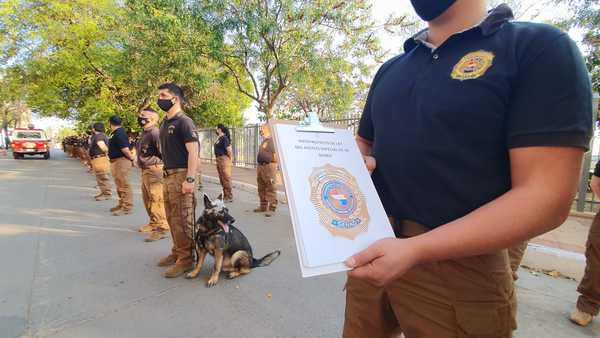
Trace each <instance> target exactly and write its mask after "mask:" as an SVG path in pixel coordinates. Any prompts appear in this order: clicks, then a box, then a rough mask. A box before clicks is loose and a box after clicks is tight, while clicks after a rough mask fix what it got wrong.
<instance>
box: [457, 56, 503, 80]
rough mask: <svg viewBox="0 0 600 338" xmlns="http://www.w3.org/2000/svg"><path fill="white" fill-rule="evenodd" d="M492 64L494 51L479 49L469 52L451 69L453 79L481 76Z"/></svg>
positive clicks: (469, 78)
mask: <svg viewBox="0 0 600 338" xmlns="http://www.w3.org/2000/svg"><path fill="white" fill-rule="evenodd" d="M493 64H494V53H492V52H488V51H485V50H479V51H476V52H472V53H469V54H467V55H465V56H463V57H462V59H460V61H458V63H457V64H456V65H455V66H454V69H452V75H451V76H452V78H453V79H455V80H460V81H464V80H472V79H476V78H478V77H481V76H482V75H483V74H485V73H486V72H487V71H488V69H490V67H491V66H492V65H493Z"/></svg>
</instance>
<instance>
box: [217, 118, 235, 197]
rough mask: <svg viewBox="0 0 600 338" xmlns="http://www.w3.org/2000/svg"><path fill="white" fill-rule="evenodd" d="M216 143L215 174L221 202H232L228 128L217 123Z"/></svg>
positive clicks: (231, 155) (231, 153)
mask: <svg viewBox="0 0 600 338" xmlns="http://www.w3.org/2000/svg"><path fill="white" fill-rule="evenodd" d="M216 132H217V141H216V142H215V147H214V148H215V149H214V150H215V157H216V159H217V173H219V181H220V182H221V186H222V187H223V201H225V202H232V201H233V193H232V191H231V165H232V163H231V161H232V159H233V151H232V148H231V135H230V134H229V128H227V127H225V125H223V124H221V123H219V124H218V125H217V129H216Z"/></svg>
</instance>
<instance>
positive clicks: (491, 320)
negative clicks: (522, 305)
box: [454, 302, 512, 338]
mask: <svg viewBox="0 0 600 338" xmlns="http://www.w3.org/2000/svg"><path fill="white" fill-rule="evenodd" d="M454 312H455V314H456V324H457V328H456V330H457V335H458V337H459V338H510V337H512V330H511V329H509V327H511V325H510V323H511V318H510V305H508V304H507V305H503V304H497V303H487V304H486V303H474V302H457V303H455V305H454Z"/></svg>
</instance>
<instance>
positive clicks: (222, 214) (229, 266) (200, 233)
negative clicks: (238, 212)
mask: <svg viewBox="0 0 600 338" xmlns="http://www.w3.org/2000/svg"><path fill="white" fill-rule="evenodd" d="M233 222H235V219H234V218H233V217H232V216H231V215H230V214H229V210H228V209H227V208H226V207H225V203H223V197H222V195H219V197H218V198H217V199H216V200H215V201H211V200H210V198H209V197H208V196H207V195H204V212H203V213H202V216H200V218H198V221H196V229H195V230H196V233H195V234H193V238H194V243H195V250H196V257H197V258H198V260H197V262H196V267H195V268H194V270H192V271H191V272H189V273H188V274H187V275H186V278H190V279H191V278H196V277H198V274H199V273H200V269H202V264H204V258H206V254H210V255H212V256H213V258H214V260H215V263H214V266H213V270H212V274H211V276H210V278H209V279H208V281H207V282H206V286H207V287H212V286H215V285H216V284H217V282H218V281H219V275H220V273H221V271H223V272H227V273H228V274H227V278H229V279H232V278H236V277H239V276H241V275H245V274H247V273H250V269H252V268H255V267H259V266H267V265H269V264H271V263H272V262H273V261H274V260H275V259H276V258H277V257H279V255H280V254H281V251H279V250H275V251H273V252H271V253H270V254H267V255H265V256H264V257H262V258H260V259H256V258H254V257H253V256H252V247H251V246H250V243H249V242H248V239H247V238H246V236H244V234H242V232H241V231H240V230H238V229H237V228H236V227H234V226H233V225H232V224H233ZM192 232H193V231H192Z"/></svg>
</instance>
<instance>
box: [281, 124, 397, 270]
mask: <svg viewBox="0 0 600 338" xmlns="http://www.w3.org/2000/svg"><path fill="white" fill-rule="evenodd" d="M297 127H298V126H297V125H294V124H286V123H275V124H274V125H273V133H274V136H275V144H276V147H277V153H278V156H279V160H280V164H281V170H282V173H283V180H284V184H285V190H286V193H287V197H288V203H289V207H290V212H291V216H292V224H293V227H294V235H295V238H296V247H297V249H298V256H299V258H300V268H301V270H302V276H303V277H310V276H316V275H323V274H328V273H333V272H339V271H346V270H348V268H347V267H346V266H345V265H344V264H343V262H344V261H345V260H346V259H347V258H348V257H350V256H352V255H354V254H355V253H357V252H359V251H361V250H363V249H365V248H367V247H368V246H369V245H371V244H372V243H374V242H376V241H377V240H379V239H382V238H387V237H394V232H393V230H392V227H391V225H390V223H389V220H388V218H387V215H386V213H385V211H384V209H383V205H382V204H381V201H380V200H379V196H378V195H377V191H376V190H375V186H374V185H373V181H372V180H371V177H370V176H369V173H368V171H367V168H366V166H365V164H364V162H363V159H362V156H361V154H360V152H359V150H358V146H357V145H356V141H355V140H354V136H353V135H352V133H351V132H350V131H348V130H345V129H335V132H334V133H317V132H301V131H297V130H296V128H297Z"/></svg>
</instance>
